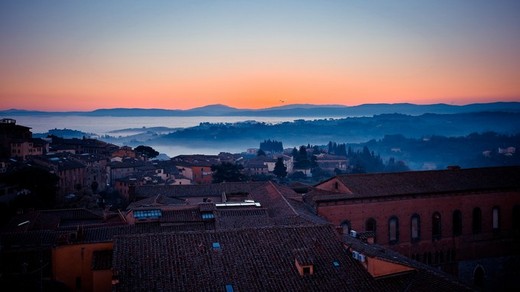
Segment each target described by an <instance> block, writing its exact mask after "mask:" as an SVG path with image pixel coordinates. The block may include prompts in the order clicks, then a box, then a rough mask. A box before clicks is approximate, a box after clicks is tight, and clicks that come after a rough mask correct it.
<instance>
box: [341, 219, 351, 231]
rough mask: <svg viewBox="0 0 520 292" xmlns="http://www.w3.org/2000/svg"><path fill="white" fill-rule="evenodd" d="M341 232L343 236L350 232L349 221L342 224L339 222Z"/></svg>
mask: <svg viewBox="0 0 520 292" xmlns="http://www.w3.org/2000/svg"><path fill="white" fill-rule="evenodd" d="M340 225H341V232H342V233H343V234H349V232H350V228H351V227H350V221H349V220H344V221H343V222H341V224H340Z"/></svg>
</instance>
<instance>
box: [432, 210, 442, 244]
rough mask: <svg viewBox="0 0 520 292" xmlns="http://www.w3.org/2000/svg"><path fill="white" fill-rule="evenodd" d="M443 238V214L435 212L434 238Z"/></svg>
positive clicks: (433, 223) (433, 218) (433, 221)
mask: <svg viewBox="0 0 520 292" xmlns="http://www.w3.org/2000/svg"><path fill="white" fill-rule="evenodd" d="M440 238H441V214H439V212H435V213H433V215H432V239H433V240H438V239H440Z"/></svg>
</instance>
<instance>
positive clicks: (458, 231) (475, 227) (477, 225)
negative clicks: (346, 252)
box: [341, 205, 520, 244]
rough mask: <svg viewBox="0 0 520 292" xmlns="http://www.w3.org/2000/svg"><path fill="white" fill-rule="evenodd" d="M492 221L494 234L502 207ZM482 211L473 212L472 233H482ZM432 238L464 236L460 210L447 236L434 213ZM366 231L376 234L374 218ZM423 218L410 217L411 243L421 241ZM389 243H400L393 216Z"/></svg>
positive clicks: (518, 221) (516, 216) (516, 217)
mask: <svg viewBox="0 0 520 292" xmlns="http://www.w3.org/2000/svg"><path fill="white" fill-rule="evenodd" d="M490 219H491V220H492V222H491V226H492V229H493V231H494V232H496V231H499V230H500V228H501V226H500V225H501V224H500V223H501V211H500V207H498V206H495V207H493V209H492V217H491V218H490ZM482 221H483V217H482V210H481V208H479V207H475V208H473V210H472V212H471V226H470V228H471V233H472V234H475V235H476V234H480V233H482V231H483V230H482ZM430 222H431V238H432V240H434V241H435V240H440V239H441V238H442V237H446V236H453V237H456V236H461V235H462V234H463V214H462V211H460V210H458V209H457V210H454V211H453V212H452V214H451V231H452V232H451V234H450V235H448V234H445V232H443V224H442V215H441V213H440V212H434V213H433V214H432V215H431V220H430ZM364 225H365V226H364V227H365V231H371V232H374V234H376V229H377V221H376V220H375V219H374V218H368V219H366V220H365V224H364ZM421 225H422V222H421V216H420V215H419V214H417V213H415V214H413V215H412V216H411V217H410V231H409V232H410V233H409V234H410V241H411V242H418V241H420V240H421V237H422V234H421ZM341 226H342V228H343V232H344V233H348V232H349V230H350V228H351V224H350V221H349V220H345V221H343V222H342V223H341ZM387 226H388V243H389V244H396V243H398V242H399V241H400V230H399V218H398V217H397V216H395V215H394V216H391V217H390V218H389V219H388V225H387ZM512 228H513V230H520V206H519V205H515V206H514V207H513V210H512Z"/></svg>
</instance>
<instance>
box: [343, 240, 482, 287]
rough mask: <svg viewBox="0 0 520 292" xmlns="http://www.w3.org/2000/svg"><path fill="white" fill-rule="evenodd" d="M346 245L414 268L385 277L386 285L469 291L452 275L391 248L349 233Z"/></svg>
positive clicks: (367, 254) (374, 256)
mask: <svg viewBox="0 0 520 292" xmlns="http://www.w3.org/2000/svg"><path fill="white" fill-rule="evenodd" d="M343 240H344V241H345V243H346V245H348V247H349V248H352V249H353V250H355V251H357V252H359V253H362V254H363V255H365V256H369V257H373V258H377V259H380V260H383V261H387V262H391V263H395V264H399V265H404V266H407V267H411V268H413V269H415V271H413V272H411V273H407V274H404V275H397V276H392V277H386V278H384V279H381V280H380V281H382V282H383V281H384V282H387V284H386V285H387V286H393V285H396V286H400V285H405V286H406V287H407V289H408V291H471V290H472V289H471V288H470V287H467V286H465V285H463V284H461V283H460V282H458V281H457V280H456V279H455V278H454V277H453V276H451V275H449V274H447V273H444V272H442V271H440V270H438V269H435V268H434V267H430V266H428V265H426V264H424V263H421V262H418V261H415V260H413V259H410V258H408V257H405V256H403V255H401V254H399V253H398V252H395V251H393V250H391V249H386V248H384V247H382V246H380V245H377V244H368V243H365V242H363V241H361V240H359V239H357V238H354V237H351V236H349V235H345V236H343Z"/></svg>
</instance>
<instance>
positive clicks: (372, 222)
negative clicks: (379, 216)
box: [365, 218, 376, 232]
mask: <svg viewBox="0 0 520 292" xmlns="http://www.w3.org/2000/svg"><path fill="white" fill-rule="evenodd" d="M365 231H373V232H376V219H374V218H368V219H367V221H366V222H365Z"/></svg>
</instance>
